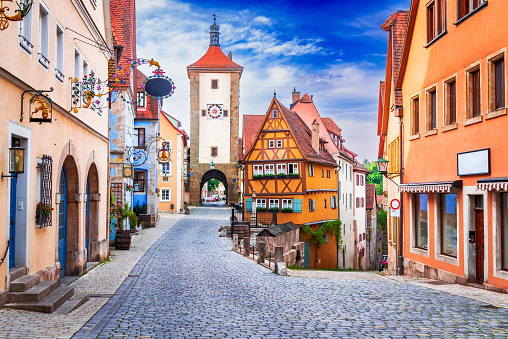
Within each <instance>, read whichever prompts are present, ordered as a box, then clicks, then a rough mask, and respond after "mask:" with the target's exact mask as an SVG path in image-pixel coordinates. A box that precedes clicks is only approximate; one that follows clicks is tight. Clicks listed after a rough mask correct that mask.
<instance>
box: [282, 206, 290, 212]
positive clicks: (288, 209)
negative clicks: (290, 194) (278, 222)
mask: <svg viewBox="0 0 508 339" xmlns="http://www.w3.org/2000/svg"><path fill="white" fill-rule="evenodd" d="M282 212H293V209H292V208H290V207H284V208H283V209H282Z"/></svg>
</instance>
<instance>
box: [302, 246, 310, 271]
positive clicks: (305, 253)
mask: <svg viewBox="0 0 508 339" xmlns="http://www.w3.org/2000/svg"><path fill="white" fill-rule="evenodd" d="M311 248H312V247H311V243H310V242H306V243H305V248H304V250H303V267H305V268H309V267H310V251H311Z"/></svg>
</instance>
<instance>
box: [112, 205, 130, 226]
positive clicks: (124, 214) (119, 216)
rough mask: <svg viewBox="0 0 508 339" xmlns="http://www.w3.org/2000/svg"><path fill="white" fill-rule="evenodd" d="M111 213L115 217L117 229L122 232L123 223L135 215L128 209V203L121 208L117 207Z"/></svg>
mask: <svg viewBox="0 0 508 339" xmlns="http://www.w3.org/2000/svg"><path fill="white" fill-rule="evenodd" d="M113 213H114V215H115V217H116V222H117V223H116V225H117V228H118V229H121V230H123V221H124V220H125V219H127V218H130V216H131V215H135V214H134V212H132V210H131V208H130V207H129V203H125V206H123V207H118V208H117V209H116V210H114V211H113Z"/></svg>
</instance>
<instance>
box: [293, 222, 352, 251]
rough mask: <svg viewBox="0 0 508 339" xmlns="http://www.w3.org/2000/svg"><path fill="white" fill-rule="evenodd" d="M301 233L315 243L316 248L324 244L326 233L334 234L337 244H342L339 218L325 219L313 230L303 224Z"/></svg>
mask: <svg viewBox="0 0 508 339" xmlns="http://www.w3.org/2000/svg"><path fill="white" fill-rule="evenodd" d="M303 233H304V234H305V235H306V238H307V239H306V240H309V241H311V242H312V243H314V244H316V245H317V247H318V248H319V247H321V246H323V245H324V244H325V234H327V233H328V234H331V235H334V236H335V239H336V241H337V245H338V246H339V247H341V246H342V221H340V220H332V221H327V222H325V223H323V226H321V227H320V228H318V229H317V230H315V231H313V230H312V228H311V227H310V226H309V225H307V224H305V225H303Z"/></svg>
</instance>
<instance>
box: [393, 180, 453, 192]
mask: <svg viewBox="0 0 508 339" xmlns="http://www.w3.org/2000/svg"><path fill="white" fill-rule="evenodd" d="M452 188H462V180H455V181H440V182H422V183H411V184H401V185H399V192H407V193H450V190H451V189H452Z"/></svg>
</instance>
